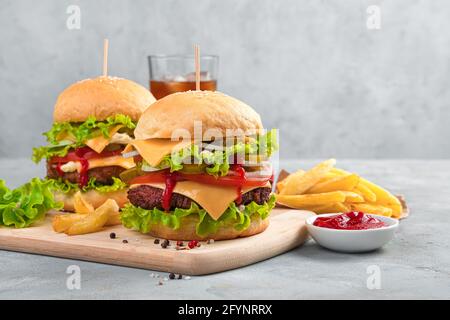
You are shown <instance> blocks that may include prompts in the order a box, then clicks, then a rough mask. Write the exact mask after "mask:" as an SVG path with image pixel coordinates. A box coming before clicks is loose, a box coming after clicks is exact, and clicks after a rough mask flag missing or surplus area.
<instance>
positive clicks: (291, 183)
mask: <svg viewBox="0 0 450 320" xmlns="http://www.w3.org/2000/svg"><path fill="white" fill-rule="evenodd" d="M335 164H336V160H335V159H329V160H326V161H324V162H322V163H319V164H318V165H316V166H315V167H314V168H312V169H311V170H309V171H304V170H298V171H297V172H295V173H292V174H290V175H288V176H287V177H286V178H285V179H283V180H281V181H279V182H278V183H277V193H276V199H277V203H278V204H280V205H283V206H286V207H290V208H295V209H303V210H309V211H313V212H315V213H317V214H320V213H335V212H348V211H362V212H365V213H370V214H376V215H382V216H386V217H393V218H397V219H398V218H400V217H401V216H402V212H403V207H402V204H401V203H400V201H399V199H398V198H397V197H395V196H394V195H392V194H391V193H390V192H389V191H387V190H385V189H383V188H382V187H380V186H378V185H376V184H374V183H372V182H370V181H368V180H366V179H364V178H362V177H360V176H358V175H357V174H354V173H350V172H347V171H344V170H341V169H337V168H335V167H334V166H335Z"/></svg>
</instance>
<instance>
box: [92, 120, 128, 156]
mask: <svg viewBox="0 0 450 320" xmlns="http://www.w3.org/2000/svg"><path fill="white" fill-rule="evenodd" d="M122 127H123V125H121V124H119V125H117V126H115V127H113V128H111V130H109V138H105V137H104V136H103V135H99V136H98V137H95V138H92V139H89V140H87V141H86V142H85V144H86V145H87V146H88V147H89V148H91V149H92V150H94V151H95V152H97V153H101V152H102V151H103V150H104V149H105V148H106V146H107V145H108V144H109V143H110V141H111V139H112V137H113V136H114V135H115V134H116V133H117V131H119V130H120V129H121V128H122Z"/></svg>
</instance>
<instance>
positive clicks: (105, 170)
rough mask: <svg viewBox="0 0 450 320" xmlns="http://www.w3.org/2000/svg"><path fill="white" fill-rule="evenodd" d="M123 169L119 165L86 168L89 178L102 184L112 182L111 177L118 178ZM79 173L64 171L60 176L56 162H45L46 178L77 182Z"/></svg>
mask: <svg viewBox="0 0 450 320" xmlns="http://www.w3.org/2000/svg"><path fill="white" fill-rule="evenodd" d="M124 170H125V169H124V168H122V167H119V166H110V167H99V168H93V169H90V170H88V176H89V178H95V181H96V182H97V183H100V184H104V185H111V184H113V182H114V181H113V179H112V178H113V177H116V178H118V177H119V174H120V173H121V172H122V171H124ZM79 177H80V175H79V174H78V172H76V171H75V172H65V173H64V174H63V175H62V176H60V175H59V174H58V170H56V164H50V163H47V178H50V179H58V178H61V179H62V180H64V181H69V182H71V183H78V182H79Z"/></svg>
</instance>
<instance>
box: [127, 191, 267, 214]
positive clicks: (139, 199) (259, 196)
mask: <svg viewBox="0 0 450 320" xmlns="http://www.w3.org/2000/svg"><path fill="white" fill-rule="evenodd" d="M270 192H271V190H270V188H267V187H266V188H256V189H253V190H252V191H249V192H246V193H244V194H243V195H242V204H244V205H246V204H249V203H250V202H252V201H255V202H256V203H257V204H263V203H265V202H267V201H268V200H269V198H270ZM162 195H163V190H162V189H159V188H154V187H152V186H148V185H140V186H138V187H135V188H132V189H130V190H128V200H130V202H131V203H132V204H133V205H134V206H136V207H141V208H143V209H147V210H151V209H153V208H155V207H156V208H158V209H160V210H163V208H162V206H161V201H162ZM192 201H193V200H191V199H189V198H188V197H185V196H183V195H181V194H179V193H173V194H172V199H171V201H170V209H171V210H173V209H175V208H181V209H189V208H190V207H191V203H192Z"/></svg>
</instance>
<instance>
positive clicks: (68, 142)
mask: <svg viewBox="0 0 450 320" xmlns="http://www.w3.org/2000/svg"><path fill="white" fill-rule="evenodd" d="M117 125H123V126H124V127H125V128H127V129H131V130H132V129H134V128H135V127H136V123H135V122H133V121H132V120H131V118H130V117H129V116H126V115H123V114H117V115H115V116H112V117H108V118H107V119H106V120H104V121H97V120H96V119H95V117H89V118H88V119H87V120H86V121H85V122H82V123H73V122H61V123H54V124H53V126H52V128H51V129H50V130H49V131H47V132H45V133H44V136H46V137H47V142H48V143H49V144H48V145H47V146H42V147H39V148H33V156H32V159H33V161H34V162H36V163H38V162H40V161H41V160H42V159H44V158H45V159H49V158H51V157H54V156H58V157H64V156H65V155H67V153H68V152H69V150H70V149H73V148H77V147H81V146H83V145H84V144H85V142H86V141H87V140H89V139H91V138H93V137H95V136H98V135H103V136H104V137H105V138H110V137H109V132H110V130H111V129H112V128H113V127H115V126H117Z"/></svg>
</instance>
